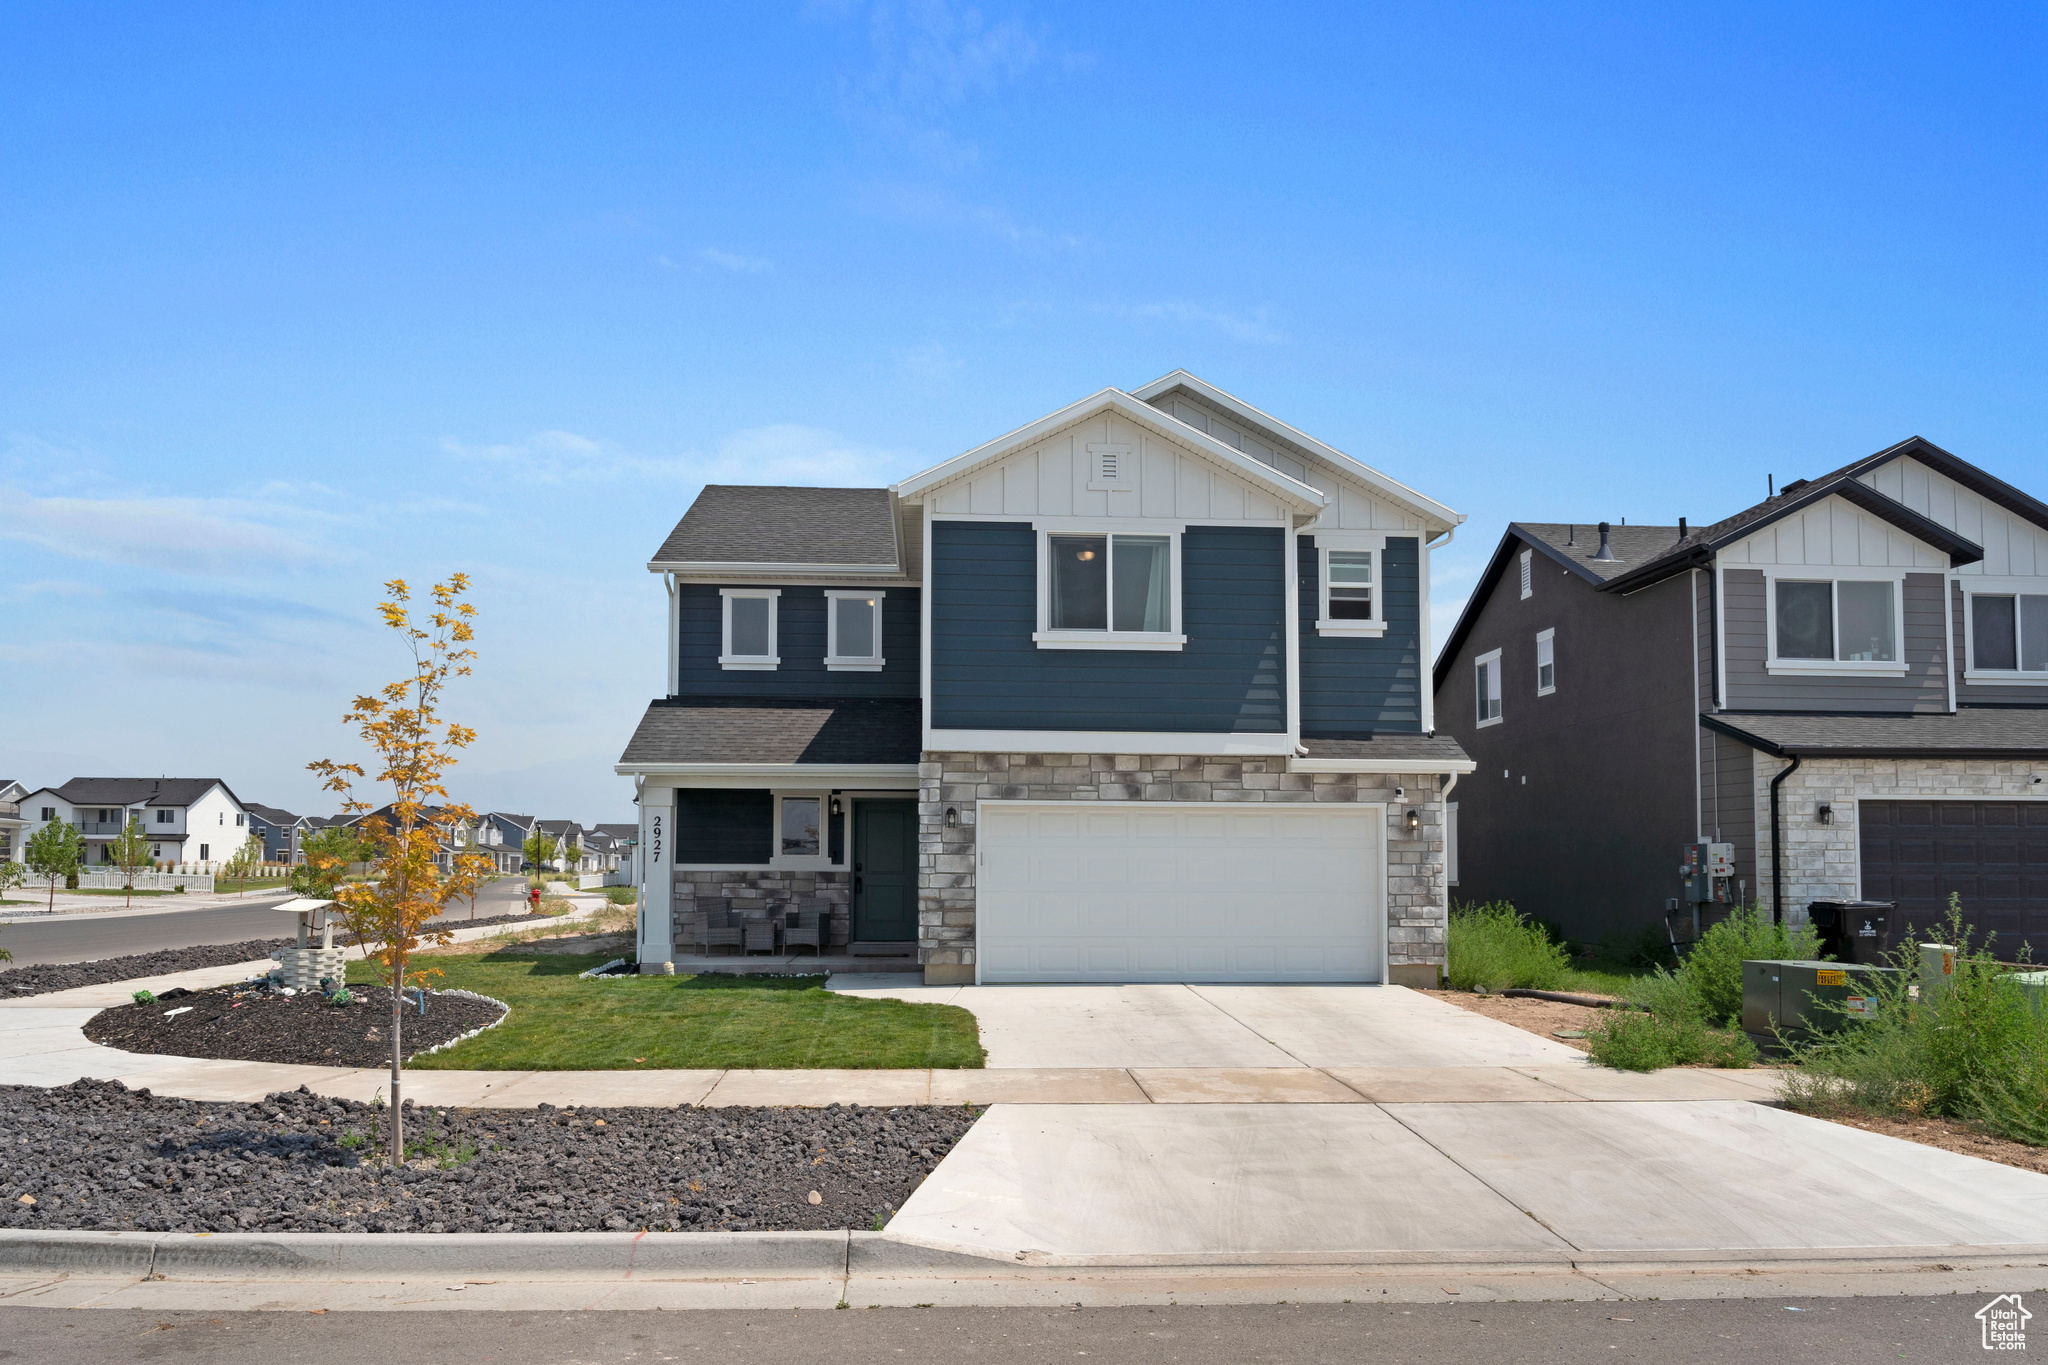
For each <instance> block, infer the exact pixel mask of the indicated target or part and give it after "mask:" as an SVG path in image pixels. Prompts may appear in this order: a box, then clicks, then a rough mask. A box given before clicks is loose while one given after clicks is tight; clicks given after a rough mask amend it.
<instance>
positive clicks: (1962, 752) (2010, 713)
mask: <svg viewBox="0 0 2048 1365" xmlns="http://www.w3.org/2000/svg"><path fill="white" fill-rule="evenodd" d="M1700 719H1701V721H1702V722H1704V723H1705V724H1706V725H1707V726H1708V727H1709V728H1711V729H1715V730H1719V731H1721V732H1722V733H1724V734H1728V735H1732V736H1734V737H1735V738H1737V739H1742V740H1745V741H1749V742H1753V743H1756V744H1758V745H1759V746H1760V747H1762V748H1764V749H1767V750H1769V751H1770V752H1772V753H1778V754H1810V755H1815V756H1820V755H1833V756H1836V757H1842V758H1854V757H1871V758H1889V757H1908V756H1913V755H1921V754H1924V755H1929V756H1941V757H1950V758H1953V757H1993V756H1998V757H2048V709H2041V708H2032V707H2029V708H2021V707H2002V706H1965V707H1963V708H1962V709H1960V710H1958V711H1956V712H1955V713H1954V714H1952V715H1951V714H1943V713H1939V712H1936V713H1933V714H1928V715H1916V716H1792V715H1730V714H1728V713H1727V712H1725V711H1724V712H1721V713H1719V714H1717V715H1711V716H1702V717H1700Z"/></svg>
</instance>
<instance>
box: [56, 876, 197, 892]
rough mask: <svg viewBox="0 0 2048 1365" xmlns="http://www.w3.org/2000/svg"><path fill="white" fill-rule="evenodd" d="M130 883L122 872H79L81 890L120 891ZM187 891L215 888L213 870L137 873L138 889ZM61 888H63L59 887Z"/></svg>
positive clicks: (136, 887)
mask: <svg viewBox="0 0 2048 1365" xmlns="http://www.w3.org/2000/svg"><path fill="white" fill-rule="evenodd" d="M126 885H128V878H127V876H126V875H124V874H123V873H120V872H81V873H79V874H78V889H79V890H80V891H119V890H120V889H121V888H122V887H124V886H126ZM181 886H182V887H183V888H185V890H187V891H211V890H213V874H212V873H211V872H138V873H136V874H135V889H136V890H137V891H176V890H177V889H178V888H179V887H181ZM59 889H60V890H61V889H62V888H59Z"/></svg>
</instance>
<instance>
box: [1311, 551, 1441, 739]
mask: <svg viewBox="0 0 2048 1365" xmlns="http://www.w3.org/2000/svg"><path fill="white" fill-rule="evenodd" d="M1297 539H1298V541H1299V543H1300V570H1301V733H1302V737H1303V738H1305V739H1306V738H1315V739H1346V738H1360V737H1363V736H1366V735H1372V734H1381V735H1387V734H1407V735H1412V734H1419V733H1420V732H1421V730H1422V688H1423V672H1424V663H1423V658H1422V581H1421V574H1420V570H1419V567H1418V564H1417V555H1418V554H1419V553H1420V551H1419V548H1418V546H1417V544H1416V541H1415V539H1414V538H1413V537H1410V536H1402V537H1398V538H1396V537H1392V536H1390V537H1388V539H1387V547H1386V549H1385V550H1384V551H1382V552H1381V554H1380V561H1379V566H1378V567H1379V591H1380V595H1381V599H1382V601H1381V605H1380V612H1381V614H1382V615H1383V617H1384V619H1385V620H1386V623H1387V632H1386V634H1384V635H1382V636H1380V637H1379V638H1378V639H1366V638H1362V637H1359V636H1355V635H1352V636H1347V635H1318V634H1317V633H1316V617H1317V615H1318V614H1319V613H1320V611H1321V609H1322V582H1321V576H1322V563H1321V559H1320V557H1319V556H1318V555H1317V554H1316V545H1315V541H1314V539H1313V538H1311V537H1309V536H1300V537H1297Z"/></svg>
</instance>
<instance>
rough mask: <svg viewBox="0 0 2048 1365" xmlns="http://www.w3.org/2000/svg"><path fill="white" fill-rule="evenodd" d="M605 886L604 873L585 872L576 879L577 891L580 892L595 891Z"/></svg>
mask: <svg viewBox="0 0 2048 1365" xmlns="http://www.w3.org/2000/svg"><path fill="white" fill-rule="evenodd" d="M603 885H604V873H602V872H584V873H581V874H579V875H578V876H577V878H576V889H577V890H578V891H595V890H596V889H597V888H598V887H600V886H603Z"/></svg>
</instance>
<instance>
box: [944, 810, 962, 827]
mask: <svg viewBox="0 0 2048 1365" xmlns="http://www.w3.org/2000/svg"><path fill="white" fill-rule="evenodd" d="M959 827H960V811H959V809H958V808H957V807H955V806H948V807H946V828H947V829H958V828H959Z"/></svg>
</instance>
